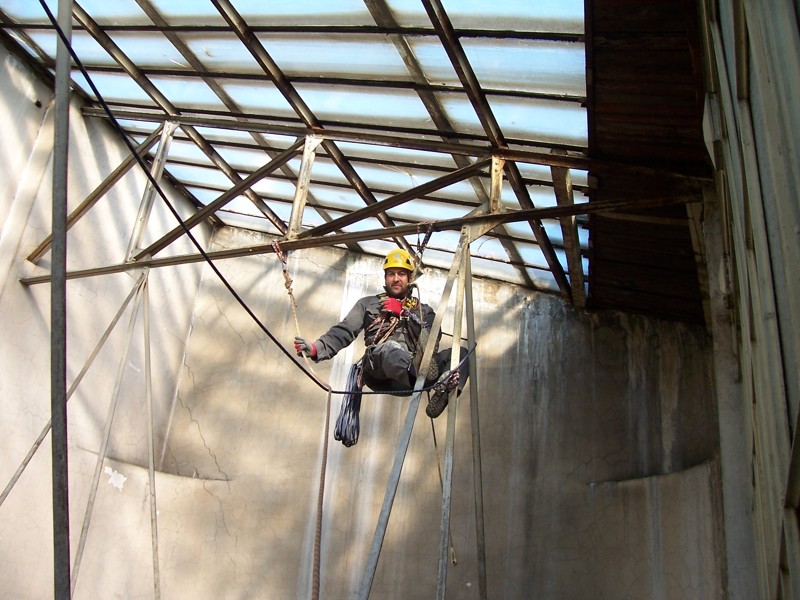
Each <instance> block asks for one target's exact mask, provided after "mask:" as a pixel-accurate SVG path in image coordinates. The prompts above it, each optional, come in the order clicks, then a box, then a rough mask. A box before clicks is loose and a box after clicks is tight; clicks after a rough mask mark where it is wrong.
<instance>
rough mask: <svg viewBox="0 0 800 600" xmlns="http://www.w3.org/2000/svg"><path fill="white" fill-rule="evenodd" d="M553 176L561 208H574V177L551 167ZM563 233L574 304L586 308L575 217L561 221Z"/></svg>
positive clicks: (564, 218)
mask: <svg viewBox="0 0 800 600" xmlns="http://www.w3.org/2000/svg"><path fill="white" fill-rule="evenodd" d="M550 172H551V173H552V175H553V188H554V189H555V192H556V203H557V204H558V205H559V206H572V205H573V204H575V198H574V197H573V194H572V177H571V176H570V172H569V169H564V168H563V167H550ZM559 223H560V224H561V233H562V236H563V238H564V248H565V249H566V256H567V267H568V268H569V279H570V287H571V289H572V298H571V299H572V304H573V305H574V306H575V307H576V308H584V307H585V306H586V293H585V291H584V277H583V261H582V259H581V243H580V239H579V238H578V224H577V221H576V219H575V216H574V215H572V216H569V217H562V218H561V219H559Z"/></svg>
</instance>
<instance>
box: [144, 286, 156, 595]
mask: <svg viewBox="0 0 800 600" xmlns="http://www.w3.org/2000/svg"><path fill="white" fill-rule="evenodd" d="M148 281H149V277H148V278H147V279H145V282H144V298H143V300H142V302H143V307H144V310H143V313H144V385H145V390H144V393H145V404H146V405H147V474H148V478H149V479H148V481H149V485H150V541H151V546H152V550H153V598H154V600H160V599H161V574H160V566H159V562H158V505H157V503H156V461H155V435H154V433H153V377H152V370H151V362H150V287H149V286H148V285H147V284H148Z"/></svg>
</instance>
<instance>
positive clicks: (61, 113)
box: [50, 0, 72, 600]
mask: <svg viewBox="0 0 800 600" xmlns="http://www.w3.org/2000/svg"><path fill="white" fill-rule="evenodd" d="M58 23H59V26H60V27H61V29H62V31H63V32H64V35H65V36H66V38H67V40H70V39H71V36H72V0H59V2H58ZM69 80H70V55H69V50H68V48H67V46H66V45H65V43H64V42H63V41H62V40H61V39H59V40H58V46H57V50H56V79H55V98H56V104H55V134H54V141H53V250H52V267H51V269H52V280H51V283H50V415H51V420H52V423H53V425H52V435H51V438H50V440H51V443H52V470H53V481H52V483H53V586H54V587H53V590H54V594H53V597H54V598H55V599H56V600H62V599H65V598H66V599H69V598H70V594H71V592H70V569H69V558H70V557H69V554H70V552H69V477H68V472H67V466H68V464H67V168H68V154H69V151H68V146H69V100H70V87H69Z"/></svg>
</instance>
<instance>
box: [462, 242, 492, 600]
mask: <svg viewBox="0 0 800 600" xmlns="http://www.w3.org/2000/svg"><path fill="white" fill-rule="evenodd" d="M464 274H465V276H466V278H467V279H466V284H467V285H466V287H465V292H464V293H465V296H464V301H465V302H466V305H467V344H469V347H470V348H474V347H475V345H476V344H477V339H476V335H475V306H474V303H473V297H472V261H471V260H470V258H469V255H467V257H466V263H465V264H464ZM469 405H470V420H471V424H472V482H473V490H474V492H475V541H476V544H477V547H478V592H479V597H480V600H486V598H487V594H488V591H487V583H486V534H485V531H484V523H483V467H482V464H481V427H480V418H479V414H478V357H477V356H476V355H475V353H474V352H473V353H472V354H470V355H469Z"/></svg>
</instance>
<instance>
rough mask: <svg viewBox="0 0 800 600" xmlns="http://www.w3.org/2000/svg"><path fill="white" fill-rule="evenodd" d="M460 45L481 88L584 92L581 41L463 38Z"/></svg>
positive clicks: (550, 92)
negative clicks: (577, 42)
mask: <svg viewBox="0 0 800 600" xmlns="http://www.w3.org/2000/svg"><path fill="white" fill-rule="evenodd" d="M461 45H462V46H463V48H464V52H465V53H466V55H467V58H468V59H469V62H470V64H471V65H472V69H473V70H474V71H475V75H476V76H477V77H478V81H480V83H481V85H482V86H483V87H484V88H490V89H497V90H518V91H523V92H544V93H549V94H569V95H573V96H585V95H586V83H585V82H586V75H585V73H586V61H585V52H584V47H583V44H576V43H564V42H541V41H521V40H485V39H480V40H476V39H465V40H463V41H462V42H461ZM518 102H519V100H518Z"/></svg>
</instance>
